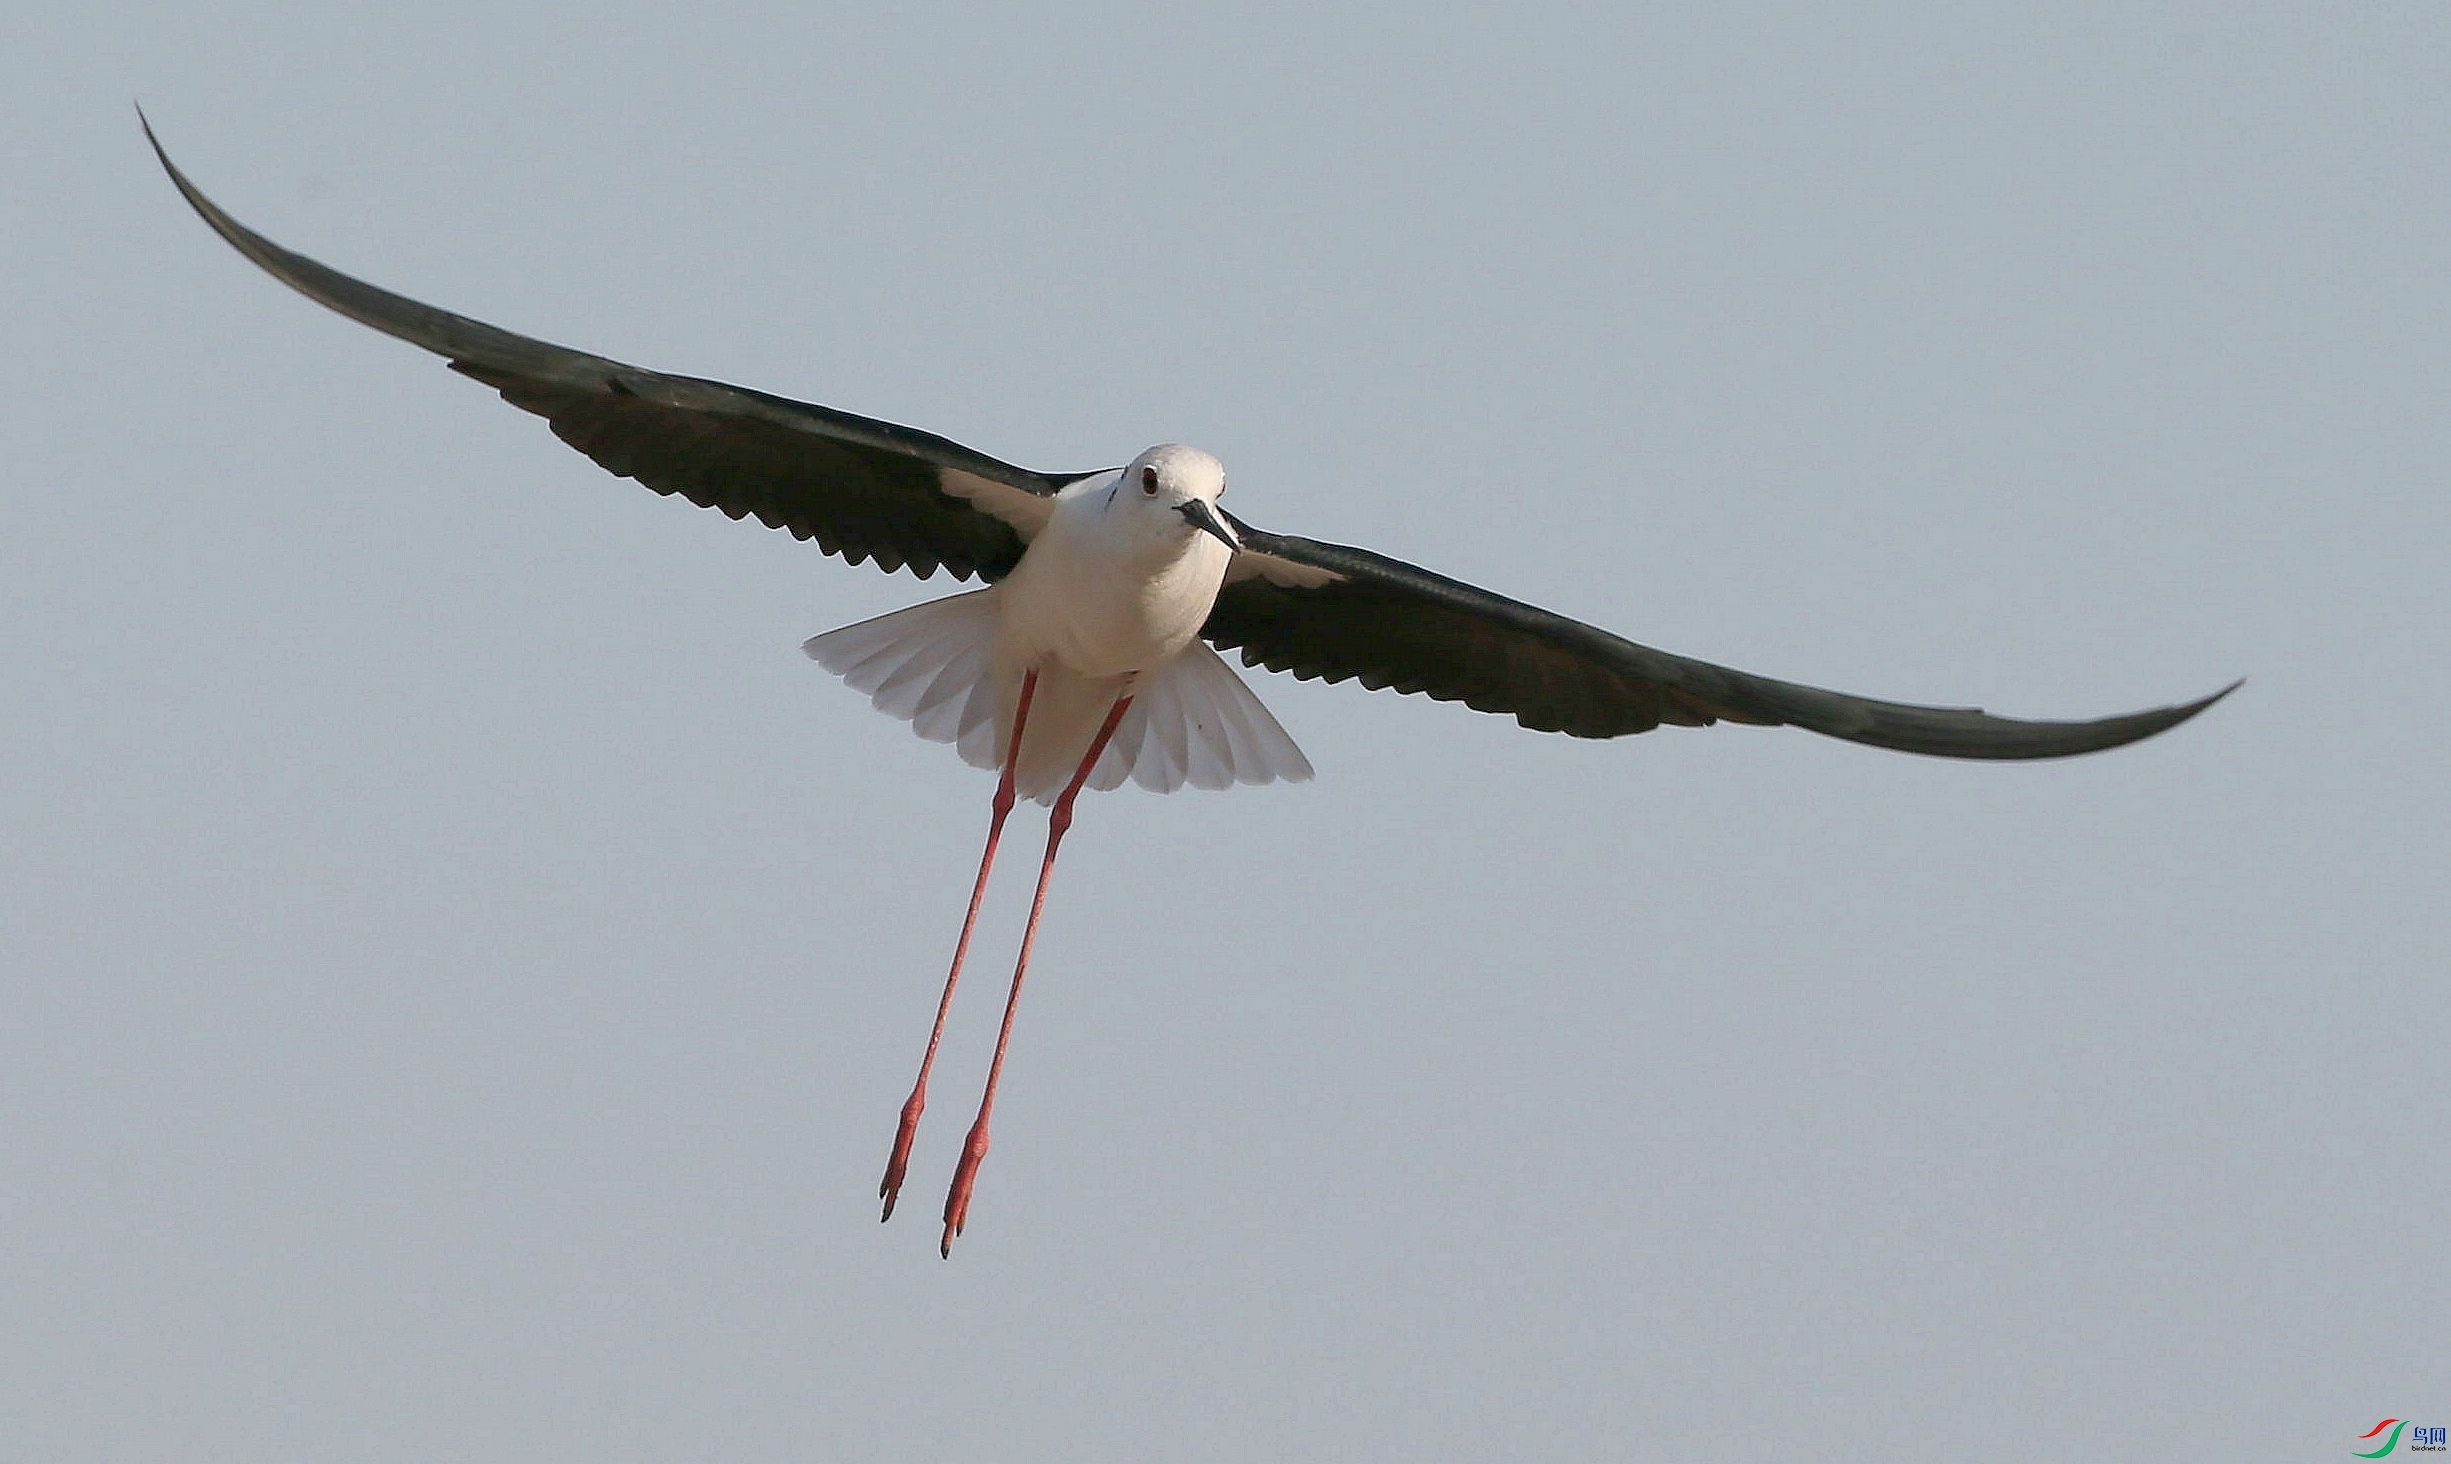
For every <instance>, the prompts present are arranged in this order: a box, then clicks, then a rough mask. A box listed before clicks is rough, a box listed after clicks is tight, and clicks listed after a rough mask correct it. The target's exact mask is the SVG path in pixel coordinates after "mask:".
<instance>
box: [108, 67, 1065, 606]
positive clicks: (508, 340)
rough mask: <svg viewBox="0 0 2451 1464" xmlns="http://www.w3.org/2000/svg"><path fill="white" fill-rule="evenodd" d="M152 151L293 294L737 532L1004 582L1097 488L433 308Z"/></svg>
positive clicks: (909, 432) (208, 218)
mask: <svg viewBox="0 0 2451 1464" xmlns="http://www.w3.org/2000/svg"><path fill="white" fill-rule="evenodd" d="M138 120H139V121H142V120H143V119H142V114H139V119H138ZM145 140H146V141H147V142H151V143H152V144H153V152H154V156H156V157H158V158H160V159H161V162H162V167H163V169H164V170H165V171H167V172H168V173H169V174H170V181H171V182H173V183H175V184H177V185H178V188H179V192H180V193H182V194H184V195H186V198H187V202H188V204H189V205H190V206H191V207H193V208H194V209H195V211H196V212H197V213H198V214H199V215H200V216H202V217H203V219H204V221H205V222H206V223H208V224H210V225H212V226H213V231H214V232H215V233H217V234H219V235H221V237H222V238H224V239H226V240H228V241H229V242H230V244H231V245H232V247H234V248H236V249H237V250H238V252H239V253H241V254H244V255H245V256H247V257H248V258H249V259H251V260H253V261H255V262H256V263H257V264H258V265H261V266H262V267H263V268H264V270H265V271H266V272H267V273H269V274H271V275H272V276H273V278H275V279H277V280H279V281H281V282H282V283H283V284H286V285H288V286H289V287H290V288H292V289H294V290H296V291H298V292H299V293H300V294H302V295H305V296H306V297H307V298H309V299H311V300H315V301H318V302H320V303H322V304H324V305H328V306H330V307H331V308H332V309H334V310H337V311H339V312H340V313H341V314H343V315H346V316H348V317H349V318H350V319H352V320H356V321H359V322H361V323H363V324H366V325H371V326H373V327H374V328H375V329H376V330H379V331H382V332H383V333H384V334H386V335H392V336H397V337H399V338H400V339H401V340H404V341H407V342H408V343H409V344H411V345H415V346H423V347H424V348H425V349H427V350H429V351H432V352H434V353H435V354H436V355H438V356H442V357H445V358H446V359H448V360H449V361H450V363H451V369H452V370H454V371H458V372H461V373H463V374H465V375H468V376H473V377H475V378H476V379H477V380H479V381H481V382H484V383H485V384H486V385H487V386H490V387H493V388H494V389H495V390H497V391H499V392H501V393H502V396H503V398H504V400H506V401H508V402H510V404H511V405H513V406H515V407H519V408H522V409H524V410H526V411H530V412H534V413H535V414H536V415H538V416H540V417H542V418H544V419H545V420H546V421H548V422H550V423H551V424H552V425H553V431H554V433H555V435H557V436H559V437H560V438H561V439H562V440H563V441H564V442H567V443H569V444H570V445H571V446H572V447H575V448H577V449H578V450H579V451H581V452H583V453H585V454H587V455H588V456H589V457H591V458H593V459H595V460H596V462H597V463H598V464H599V465H600V466H602V467H603V468H605V469H606V470H607V471H609V472H613V473H617V474H619V475H620V476H622V477H625V478H635V479H637V480H638V481H639V482H641V483H644V484H645V485H647V486H648V487H649V488H652V489H654V490H655V491H656V492H658V493H677V494H679V495H680V496H682V497H683V498H686V499H688V500H689V501H691V502H692V503H696V504H699V505H701V506H703V507H706V508H714V509H721V510H722V511H723V512H724V513H726V514H728V515H730V516H731V517H733V518H736V519H737V518H746V517H748V516H749V515H751V514H755V515H756V516H757V518H758V520H759V521H760V522H762V523H765V524H767V525H768V526H770V527H773V528H778V529H788V530H790V531H791V532H792V534H794V535H795V536H796V537H799V538H802V539H814V540H816V541H817V544H818V547H820V548H822V549H824V550H825V551H826V552H827V553H829V554H840V555H842V556H843V557H844V558H845V559H848V560H850V561H851V562H852V563H854V564H857V563H859V562H860V561H861V560H863V559H873V560H875V561H876V562H877V563H878V565H880V566H881V567H883V568H885V569H903V568H908V569H911V570H913V571H915V572H916V573H917V574H918V575H919V576H920V578H922V579H925V578H927V577H928V576H929V575H932V574H934V573H935V572H936V571H937V569H939V568H943V569H946V570H949V571H951V572H952V573H953V574H954V575H955V576H957V577H960V578H965V579H966V578H969V577H971V576H973V575H977V576H980V577H982V578H986V579H991V580H993V579H999V578H1001V577H1002V576H1003V575H1004V574H1005V572H1006V571H1008V570H1010V569H1011V568H1012V567H1013V563H1014V561H1016V560H1018V559H1019V558H1020V557H1021V550H1022V546H1023V545H1024V544H1025V543H1026V542H1027V541H1028V540H1029V538H1030V537H1031V536H1032V535H1034V534H1035V533H1036V532H1037V531H1038V528H1039V526H1040V525H1042V524H1044V523H1045V522H1046V518H1047V513H1048V511H1049V509H1050V507H1051V504H1050V499H1051V498H1052V497H1053V495H1054V493H1055V491H1056V490H1057V489H1058V488H1061V487H1062V486H1063V485H1064V484H1066V483H1068V482H1071V481H1073V480H1074V479H1076V478H1080V477H1086V476H1088V475H1087V474H1078V473H1075V474H1052V475H1051V474H1045V473H1034V472H1031V471H1030V470H1028V469H1026V468H1017V467H1014V466H1013V465H1012V464H1010V463H1005V462H999V461H997V460H996V459H994V458H991V457H989V456H987V455H986V454H984V453H978V452H973V451H971V450H970V449H969V448H966V447H963V446H962V445H961V444H959V443H956V442H948V441H947V440H945V439H944V438H942V437H938V436H936V435H935V434H933V433H928V432H920V431H917V430H915V429H913V428H909V427H897V426H895V425H894V424H893V423H891V422H877V421H872V420H870V419H868V418H866V417H855V416H852V415H851V414H850V413H848V412H837V411H834V410H832V409H831V408H827V407H818V406H810V405H808V404H806V403H804V402H795V401H790V400H788V399H786V398H783V397H779V396H769V395H768V394H766V393H765V392H762V391H751V390H748V389H747V388H745V387H738V386H726V385H725V384H723V383H722V382H719V381H703V380H700V379H698V378H696V377H690V376H670V375H666V374H665V373H663V372H660V371H648V370H644V369H642V368H640V367H636V366H628V365H624V364H623V363H621V362H619V361H612V360H607V359H606V358H604V357H602V356H591V355H588V354H586V353H585V352H582V351H573V350H569V349H567V348H565V347H562V346H556V345H550V344H547V343H546V342H544V341H538V340H530V339H529V338H528V337H526V336H523V335H515V334H513V333H511V332H510V331H506V330H499V329H496V328H495V327H493V326H490V325H486V324H484V323H482V322H480V321H475V320H470V319H468V318H467V317H466V316H462V315H454V314H452V313H450V312H449V311H446V310H437V309H435V308H434V307H433V306H430V305H421V304H419V303H418V302H417V301H415V300H411V299H407V298H406V297H404V296H400V295H395V294H392V293H391V292H390V291H388V290H380V289H377V288H375V287H374V286H372V285H369V284H366V283H365V282H363V281H361V280H355V279H352V278H350V277H349V276H347V275H345V274H342V273H340V272H339V271H338V270H335V269H331V268H328V267H326V266H324V265H321V264H318V263H316V262H315V261H314V260H312V259H309V258H307V257H306V256H304V255H302V254H294V253H292V252H290V251H289V250H287V249H284V248H282V247H281V246H280V245H278V244H275V243H273V242H272V241H271V240H269V239H266V238H265V237H263V236H262V235H261V234H258V233H256V232H255V231H254V230H252V229H249V228H248V227H246V226H245V225H244V224H241V223H239V222H238V221H237V220H236V219H233V218H231V217H230V216H229V215H228V214H226V213H224V212H222V211H221V209H220V207H219V206H217V205H216V204H215V203H214V202H213V201H212V200H211V199H209V198H206V197H205V196H204V195H203V194H202V193H199V192H198V191H197V190H196V187H195V185H194V184H192V183H190V182H188V181H187V178H186V175H184V174H182V173H181V172H180V171H179V170H178V168H177V166H176V165H175V164H173V163H172V162H171V161H170V157H169V155H168V154H167V153H164V152H163V151H162V145H161V143H160V142H159V141H158V140H156V139H155V138H154V136H153V129H152V127H151V126H150V125H147V126H146V128H145Z"/></svg>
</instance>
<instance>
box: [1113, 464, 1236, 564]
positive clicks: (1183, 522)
mask: <svg viewBox="0 0 2451 1464" xmlns="http://www.w3.org/2000/svg"><path fill="white" fill-rule="evenodd" d="M1224 496H1225V464H1223V463H1221V462H1219V461H1217V459H1215V458H1214V457H1211V456H1210V455H1209V454H1207V453H1205V452H1202V451H1201V450H1200V449H1198V448H1196V447H1185V446H1183V445H1182V444H1181V443H1179V442H1168V443H1163V444H1160V445H1159V446H1156V447H1153V448H1150V449H1149V450H1148V451H1147V452H1144V453H1142V454H1141V455H1140V456H1139V457H1136V458H1134V459H1132V465H1131V466H1130V467H1128V468H1125V469H1124V470H1123V477H1122V479H1121V481H1119V482H1117V483H1116V485H1115V488H1114V491H1113V492H1112V493H1111V494H1110V495H1109V496H1108V512H1109V513H1110V514H1118V513H1119V514H1125V515H1128V516H1130V518H1131V519H1135V520H1138V521H1140V522H1142V523H1145V524H1147V525H1149V526H1150V528H1151V529H1152V530H1153V531H1158V532H1163V533H1164V534H1166V535H1167V536H1168V537H1170V538H1172V537H1176V536H1182V537H1184V538H1187V537H1188V536H1190V535H1194V534H1213V535H1215V536H1216V537H1217V538H1218V539H1220V540H1222V541H1223V542H1224V544H1225V546H1226V547H1227V548H1229V549H1240V548H1241V547H1242V540H1241V539H1240V538H1239V537H1237V536H1236V534H1235V532H1234V527H1233V525H1231V524H1229V523H1227V522H1226V521H1225V516H1224V515H1223V514H1220V513H1219V512H1218V511H1217V500H1218V499H1220V498H1223V497H1224Z"/></svg>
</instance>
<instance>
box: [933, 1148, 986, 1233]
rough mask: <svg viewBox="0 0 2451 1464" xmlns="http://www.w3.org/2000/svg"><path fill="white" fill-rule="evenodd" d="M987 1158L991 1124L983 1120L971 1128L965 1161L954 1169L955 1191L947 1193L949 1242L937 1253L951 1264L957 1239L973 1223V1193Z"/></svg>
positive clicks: (963, 1152)
mask: <svg viewBox="0 0 2451 1464" xmlns="http://www.w3.org/2000/svg"><path fill="white" fill-rule="evenodd" d="M986 1157H987V1120H986V1118H985V1117H981V1118H980V1119H979V1121H978V1122H977V1123H974V1124H972V1125H971V1126H970V1137H969V1138H967V1139H965V1140H963V1141H962V1160H961V1162H960V1163H959V1164H956V1165H955V1166H954V1167H953V1188H951V1189H949V1190H947V1191H946V1192H945V1238H944V1240H943V1241H942V1242H940V1243H939V1244H938V1245H937V1247H936V1253H937V1254H938V1255H940V1256H943V1257H945V1258H946V1259H948V1260H950V1259H952V1257H953V1237H955V1236H957V1235H959V1234H961V1233H962V1226H963V1225H964V1224H965V1223H967V1222H968V1221H969V1219H970V1191H971V1188H972V1187H973V1186H974V1185H976V1184H977V1183H978V1182H979V1161H980V1160H982V1159H984V1158H986Z"/></svg>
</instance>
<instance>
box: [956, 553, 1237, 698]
mask: <svg viewBox="0 0 2451 1464" xmlns="http://www.w3.org/2000/svg"><path fill="white" fill-rule="evenodd" d="M1055 528H1056V525H1052V524H1051V525H1050V526H1049V529H1050V532H1047V533H1043V534H1041V535H1040V536H1039V538H1038V539H1037V541H1036V542H1034V543H1032V544H1031V545H1030V548H1029V551H1028V552H1027V553H1025V554H1023V555H1022V557H1021V562H1020V563H1019V564H1018V565H1015V566H1014V568H1013V572H1012V573H1011V574H1009V575H1007V576H1005V579H1004V582H1003V584H1002V585H1001V586H999V588H998V593H999V594H1000V595H1001V596H1002V597H1003V600H1004V611H1003V624H1002V634H1001V636H1000V643H999V645H998V648H997V650H998V656H997V658H998V659H999V660H1001V661H1004V662H1006V663H1007V664H1009V665H1012V666H1015V667H1022V668H1026V667H1031V666H1039V665H1043V664H1045V663H1048V662H1053V663H1055V664H1057V665H1060V666H1062V667H1063V668H1064V669H1066V670H1068V671H1071V672H1073V673H1075V674H1076V675H1079V676H1084V677H1089V678H1094V679H1101V680H1103V679H1108V678H1113V677H1120V676H1132V675H1136V674H1138V673H1141V672H1145V671H1150V670H1154V669H1156V668H1157V667H1159V666H1162V665H1164V664H1165V663H1166V662H1168V661H1170V660H1172V659H1174V657H1175V656H1176V655H1177V654H1178V653H1180V652H1181V651H1182V649H1183V647H1184V646H1186V645H1188V644H1190V643H1191V640H1192V637H1194V636H1196V635H1198V634H1199V633H1200V626H1201V624H1202V622H1204V621H1206V620H1207V619H1208V614H1209V609H1210V607H1212V606H1213V605H1215V604H1216V602H1217V589H1218V586H1219V585H1220V584H1222V583H1223V582H1224V580H1225V570H1226V563H1227V561H1228V560H1230V559H1231V558H1232V557H1233V555H1232V552H1231V551H1230V550H1228V549H1227V548H1226V547H1225V546H1224V545H1223V544H1220V543H1218V542H1217V541H1216V540H1215V539H1212V538H1210V537H1208V536H1207V535H1205V534H1203V535H1199V536H1197V537H1194V538H1192V539H1190V540H1188V541H1186V542H1185V543H1184V544H1183V546H1182V550H1181V552H1180V553H1178V554H1176V555H1174V556H1172V557H1171V558H1168V559H1161V560H1156V561H1141V562H1133V561H1128V560H1119V559H1118V558H1117V557H1115V556H1113V555H1112V554H1110V553H1107V552H1105V550H1106V546H1105V545H1103V544H1100V543H1098V542H1097V541H1096V540H1094V539H1092V538H1089V537H1087V536H1081V537H1075V536H1070V535H1064V534H1060V533H1057V532H1054V531H1053V530H1055Z"/></svg>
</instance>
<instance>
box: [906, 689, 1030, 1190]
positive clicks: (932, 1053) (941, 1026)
mask: <svg viewBox="0 0 2451 1464" xmlns="http://www.w3.org/2000/svg"><path fill="white" fill-rule="evenodd" d="M1036 690H1038V673H1037V672H1036V671H1029V672H1025V673H1023V675H1022V678H1021V700H1020V701H1018V702H1017V703H1015V704H1014V707H1013V741H1012V745H1011V746H1009V747H1007V748H1006V749H1005V750H1004V772H1003V775H1002V776H1001V777H999V778H998V779H997V780H996V802H995V812H994V813H993V814H992V815H991V816H990V817H989V819H988V823H987V848H986V850H985V852H983V853H981V854H980V855H979V878H978V881H977V882H976V883H974V884H972V885H971V887H970V909H969V911H968V912H967V913H965V914H964V915H963V916H962V938H961V939H960V940H959V941H957V942H955V944H954V947H953V967H952V969H951V970H949V971H947V972H945V994H944V995H943V996H942V997H939V998H938V999H937V1002H936V1025H935V1026H934V1027H931V1028H929V1029H928V1051H927V1055H926V1056H925V1057H922V1058H921V1059H919V1081H918V1082H917V1083H914V1084H912V1085H911V1096H910V1100H909V1101H908V1102H906V1103H904V1104H903V1105H902V1124H901V1126H900V1127H899V1128H897V1129H895V1130H894V1155H893V1157H892V1158H891V1159H888V1160H887V1161H886V1162H885V1182H884V1183H883V1184H880V1185H878V1186H877V1194H878V1196H879V1197H880V1198H882V1199H883V1200H884V1201H885V1213H884V1214H882V1215H880V1216H878V1217H877V1218H878V1219H879V1220H891V1219H892V1218H894V1200H895V1199H896V1198H897V1197H899V1196H900V1195H901V1193H902V1177H903V1175H905V1174H907V1173H908V1172H909V1171H910V1167H911V1140H912V1139H914V1138H916V1137H917V1136H918V1134H919V1115H920V1114H921V1113H922V1112H923V1111H925V1110H926V1108H927V1106H928V1069H930V1068H932V1067H934V1066H936V1046H937V1044H938V1043H940V1042H942V1041H944V1040H945V1013H946V1012H948V1011H951V1010H952V1009H953V988H954V986H955V985H956V984H958V983H959V982H960V981H961V979H962V958H963V957H964V956H967V955H969V954H970V932H971V931H972V930H973V929H975V928H976V927H977V925H978V923H979V901H980V899H981V897H983V896H984V895H986V893H987V871H988V870H989V869H991V868H993V867H994V866H995V862H996V841H997V840H998V839H1000V838H1002V837H1003V836H1004V818H1005V815H1007V814H1009V813H1011V812H1012V811H1013V770H1014V768H1015V767H1016V766H1018V765H1019V763H1020V762H1021V728H1022V724H1023V723H1025V722H1027V721H1028V720H1029V719H1030V694H1031V693H1032V692H1035V691H1036Z"/></svg>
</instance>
